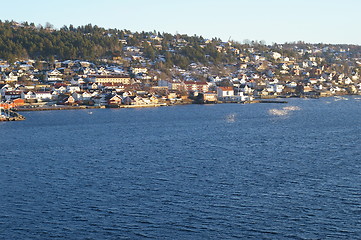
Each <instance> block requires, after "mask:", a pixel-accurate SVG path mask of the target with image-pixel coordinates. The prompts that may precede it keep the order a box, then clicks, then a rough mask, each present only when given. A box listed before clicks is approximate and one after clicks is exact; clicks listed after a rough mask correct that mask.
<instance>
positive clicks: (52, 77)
mask: <svg viewBox="0 0 361 240" xmlns="http://www.w3.org/2000/svg"><path fill="white" fill-rule="evenodd" d="M45 81H47V82H58V81H63V74H62V73H61V72H60V71H59V70H57V69H54V70H51V71H47V72H46V74H45Z"/></svg>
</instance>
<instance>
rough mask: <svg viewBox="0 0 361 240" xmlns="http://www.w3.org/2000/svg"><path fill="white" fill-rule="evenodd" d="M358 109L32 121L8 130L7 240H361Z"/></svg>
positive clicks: (237, 109)
mask: <svg viewBox="0 0 361 240" xmlns="http://www.w3.org/2000/svg"><path fill="white" fill-rule="evenodd" d="M347 99H348V100H346V99H342V98H323V99H312V100H308V99H305V100H304V99H290V100H289V103H288V104H248V105H241V104H222V105H221V104H220V105H187V106H175V107H161V108H147V109H146V108H144V109H92V110H74V111H46V112H24V113H23V114H24V115H25V117H26V118H27V119H26V120H25V121H21V122H5V123H0V132H1V137H0V146H1V152H0V181H1V185H0V239H148V238H150V239H235V238H246V239H361V217H360V216H361V181H360V179H361V178H360V176H361V149H360V145H361V140H360V135H361V122H360V116H361V102H360V100H359V99H358V98H356V97H347ZM284 107H288V108H284ZM272 109H273V110H274V109H276V110H280V111H283V112H282V114H274V112H272ZM284 109H286V110H284ZM276 113H277V112H276Z"/></svg>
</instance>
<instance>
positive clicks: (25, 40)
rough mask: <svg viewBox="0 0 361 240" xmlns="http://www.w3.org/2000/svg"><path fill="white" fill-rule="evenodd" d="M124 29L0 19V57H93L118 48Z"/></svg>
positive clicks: (118, 49) (11, 58)
mask: <svg viewBox="0 0 361 240" xmlns="http://www.w3.org/2000/svg"><path fill="white" fill-rule="evenodd" d="M119 36H124V31H118V30H107V31H106V30H105V29H104V28H100V27H97V26H92V25H91V24H89V25H86V26H81V27H77V28H74V27H73V26H72V25H70V26H69V27H67V26H64V27H62V28H61V29H59V30H54V29H52V27H51V24H46V25H45V26H44V27H43V26H40V25H39V26H37V27H36V26H35V25H34V24H33V23H31V24H28V23H26V22H25V23H22V24H17V23H15V22H9V21H5V22H2V21H0V58H3V59H7V60H10V61H11V60H13V59H15V58H35V59H46V58H52V57H56V58H59V59H75V58H83V59H95V58H100V57H105V56H107V55H110V54H111V53H113V52H117V51H118V52H119V51H121V49H122V44H121V43H120V42H119Z"/></svg>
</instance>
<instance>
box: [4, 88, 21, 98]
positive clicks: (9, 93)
mask: <svg viewBox="0 0 361 240" xmlns="http://www.w3.org/2000/svg"><path fill="white" fill-rule="evenodd" d="M18 98H22V99H24V98H25V96H24V92H23V91H19V90H14V91H5V93H4V99H5V101H12V100H15V99H18Z"/></svg>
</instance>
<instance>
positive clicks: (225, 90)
mask: <svg viewBox="0 0 361 240" xmlns="http://www.w3.org/2000/svg"><path fill="white" fill-rule="evenodd" d="M217 97H218V99H224V100H225V99H229V98H231V97H234V90H233V87H218V88H217Z"/></svg>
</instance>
